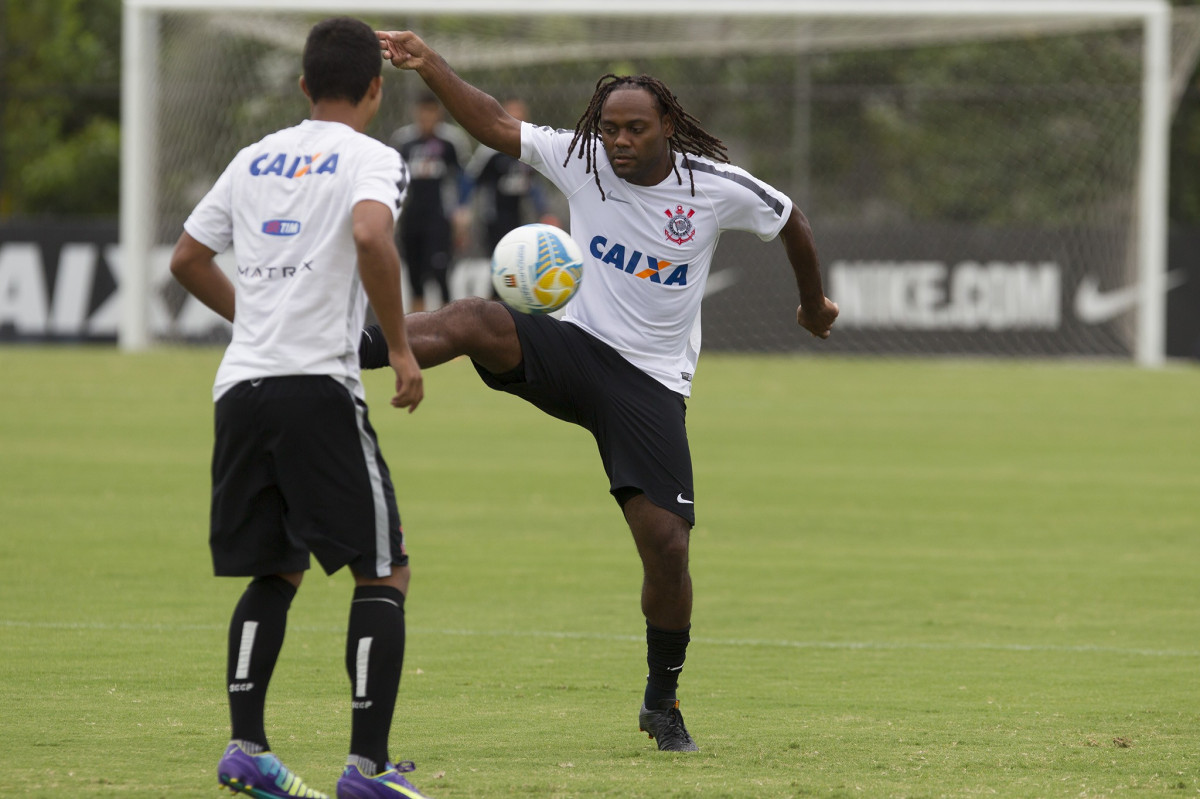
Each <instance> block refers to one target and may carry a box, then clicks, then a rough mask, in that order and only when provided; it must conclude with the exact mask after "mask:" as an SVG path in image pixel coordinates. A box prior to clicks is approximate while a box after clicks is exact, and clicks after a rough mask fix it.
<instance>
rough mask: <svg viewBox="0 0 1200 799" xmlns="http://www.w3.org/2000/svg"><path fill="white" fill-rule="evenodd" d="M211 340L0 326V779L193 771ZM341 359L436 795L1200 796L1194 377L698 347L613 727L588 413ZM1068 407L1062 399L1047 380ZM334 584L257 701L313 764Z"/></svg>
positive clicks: (204, 600) (333, 661)
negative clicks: (21, 341) (667, 718)
mask: <svg viewBox="0 0 1200 799" xmlns="http://www.w3.org/2000/svg"><path fill="white" fill-rule="evenodd" d="M219 358H220V353H219V352H218V351H216V350H211V349H188V350H161V351H157V352H152V353H148V354H142V355H137V356H129V355H121V354H119V353H117V352H115V351H113V350H108V349H103V350H86V349H77V350H72V349H65V348H57V349H52V348H7V349H0V374H3V375H4V376H5V379H4V380H3V381H0V406H2V407H4V409H5V413H4V414H3V415H0V452H3V453H4V457H3V458H0V485H2V486H4V490H3V491H0V519H3V531H4V532H3V534H2V535H0V563H3V564H4V565H5V573H4V578H3V579H0V651H2V652H3V653H4V657H2V658H0V708H4V709H5V710H6V711H7V712H5V714H4V719H5V730H6V741H7V743H6V751H5V755H6V769H5V772H4V776H3V778H2V779H0V785H2V788H0V792H2V793H3V794H4V796H6V797H39V798H40V797H51V796H61V795H69V796H73V797H84V798H87V799H90V798H91V797H117V796H138V797H151V798H153V797H162V798H163V799H167V797H170V798H171V799H177V798H178V799H190V798H191V797H197V799H202V798H203V797H210V796H214V795H216V793H217V790H216V782H215V772H214V767H215V764H216V760H217V758H218V757H219V754H220V751H221V749H222V748H223V745H224V742H225V738H226V736H227V735H228V727H227V720H226V707H225V697H224V693H223V690H222V675H223V674H224V658H225V638H226V624H227V622H228V618H229V614H230V612H231V611H232V608H233V605H234V603H235V601H236V598H237V596H238V594H239V593H240V592H241V590H242V587H243V582H242V581H240V580H218V579H215V578H213V577H212V576H211V575H210V570H209V560H208V552H207V547H206V532H207V527H206V525H207V512H208V497H209V474H208V458H209V454H210V447H211V436H212V405H211V400H210V394H209V387H210V385H211V381H212V377H213V372H214V370H215V369H216V366H217V362H218V361H219ZM425 379H426V389H427V396H426V400H425V402H424V403H423V404H422V406H421V408H420V410H418V411H417V413H415V414H413V415H411V416H410V415H408V414H404V413H399V412H396V411H393V410H392V409H390V408H388V407H387V406H386V403H385V402H384V401H383V400H384V399H385V398H386V397H388V396H390V394H391V390H392V388H391V378H389V376H388V374H387V370H380V371H378V372H373V373H370V374H368V375H367V376H366V384H367V392H368V398H369V400H371V401H372V417H373V418H372V423H373V425H374V427H375V428H376V430H377V431H378V433H379V435H380V440H381V442H382V445H383V447H384V451H385V454H387V456H388V460H389V465H390V466H391V470H392V474H393V476H394V478H395V480H396V485H397V489H398V497H399V501H400V506H401V511H402V513H403V515H404V521H405V530H406V533H407V535H408V541H409V547H410V551H411V553H412V556H413V566H414V578H413V583H412V589H413V590H412V593H411V596H410V600H409V602H408V606H407V621H408V629H409V639H408V651H407V654H406V658H405V673H404V678H403V682H402V684H401V698H400V708H399V713H398V714H397V718H396V721H395V724H394V731H393V735H392V742H393V754H394V755H395V756H397V757H402V758H411V759H413V760H415V761H416V762H417V765H418V767H419V771H417V772H416V773H415V774H414V775H413V779H414V782H415V783H416V784H417V785H419V786H421V787H422V788H424V789H426V790H427V791H428V792H429V793H430V794H431V795H433V796H436V797H439V799H456V798H457V797H468V796H469V797H483V798H485V799H486V797H501V796H505V797H507V796H529V797H558V798H565V797H580V796H611V797H648V798H657V797H701V796H703V797H710V796H712V797H753V799H774V798H775V797H780V798H782V797H815V796H820V797H852V796H862V797H884V798H886V797H973V796H981V795H985V796H1003V797H1038V798H1039V799H1042V798H1052V797H1061V798H1062V799H1067V797H1079V796H1090V797H1101V796H1122V795H1126V794H1136V795H1138V796H1143V795H1145V796H1182V795H1185V794H1189V795H1190V794H1194V793H1195V792H1196V791H1197V789H1198V788H1200V766H1198V765H1197V762H1196V759H1195V752H1196V750H1197V747H1200V714H1198V712H1197V708H1198V707H1200V683H1198V682H1197V681H1196V679H1195V672H1196V667H1197V662H1198V661H1200V648H1198V647H1197V644H1196V642H1197V640H1200V609H1198V608H1197V605H1196V602H1195V564H1196V562H1197V559H1198V558H1200V540H1198V539H1197V536H1196V535H1195V525H1196V519H1197V518H1200V475H1198V473H1197V470H1196V468H1195V453H1196V452H1197V451H1200V406H1198V405H1197V403H1196V402H1195V397H1196V396H1197V394H1198V393H1200V371H1197V370H1195V369H1166V370H1158V371H1144V370H1137V369H1133V368H1130V367H1127V366H1124V365H1103V364H1073V365H1063V364H1047V363H1017V362H951V361H934V360H927V361H875V360H870V359H858V360H853V361H850V360H838V359H823V358H807V359H799V358H785V357H759V358H748V357H740V358H734V357H727V356H712V355H710V356H706V358H705V361H704V364H703V366H702V367H701V370H700V373H699V374H698V376H697V385H696V394H695V397H694V399H693V400H692V401H691V402H690V403H689V411H688V422H689V432H690V437H691V445H692V449H693V454H694V457H695V463H696V489H697V490H696V494H697V501H698V504H697V513H698V524H697V526H696V528H695V529H694V531H693V534H692V542H693V544H692V572H693V579H694V582H695V586H696V612H695V624H694V627H693V636H694V638H693V643H692V646H691V648H690V649H689V652H688V663H687V666H686V668H685V671H684V674H683V679H682V684H681V698H682V700H683V710H684V712H685V714H686V718H687V720H688V725H689V728H690V729H691V730H692V732H693V733H694V734H695V735H696V738H697V740H698V742H699V744H700V747H701V752H700V753H699V755H698V756H695V757H677V756H663V755H662V754H661V753H658V752H656V751H655V750H654V749H653V748H652V744H651V743H650V742H649V741H648V740H647V739H646V738H645V736H644V735H641V734H639V733H638V732H637V731H636V720H635V714H636V709H637V703H638V699H639V692H640V686H641V684H642V682H643V680H644V676H645V661H644V654H645V653H644V647H643V643H642V639H641V633H642V629H643V628H642V619H641V616H640V613H639V611H638V589H639V585H640V581H641V569H640V567H639V565H638V563H637V557H636V554H635V552H634V547H633V544H632V542H631V540H630V539H629V534H628V531H627V530H626V529H625V527H624V524H623V523H622V521H621V518H620V514H619V512H618V510H617V507H616V505H615V503H614V502H613V501H612V499H611V498H610V497H609V496H608V495H607V493H606V491H605V488H606V485H605V481H604V477H603V473H602V471H601V468H600V464H599V461H598V458H597V456H596V452H595V447H594V444H593V443H592V441H591V440H590V438H589V436H588V435H587V434H586V433H584V432H583V431H582V430H580V429H579V428H576V427H573V426H571V425H568V424H565V423H562V422H559V421H556V420H553V419H550V418H548V417H546V416H544V415H543V414H541V413H539V412H538V411H536V410H534V409H532V408H531V407H529V406H528V405H526V404H524V403H522V402H521V401H519V400H516V399H514V398H512V397H507V396H502V395H499V394H497V393H495V392H492V391H489V390H487V389H485V388H484V387H483V386H482V385H481V384H480V382H479V380H478V378H477V377H476V376H475V374H474V371H473V370H472V369H471V367H470V364H469V363H468V362H466V361H465V360H460V361H457V362H455V363H452V364H448V365H446V366H442V367H438V368H437V369H434V370H429V371H428V372H427V373H426V378H425ZM1080 398H1085V401H1082V402H1081V401H1080ZM350 591H351V587H350V580H349V579H348V577H347V576H346V575H345V574H338V575H335V576H334V577H332V578H329V577H326V576H324V575H323V574H322V573H320V572H319V571H315V572H310V573H309V574H308V576H307V577H306V579H305V583H304V585H303V587H302V589H301V591H300V593H299V595H298V596H297V599H296V602H295V604H294V605H293V608H292V613H291V617H290V621H289V629H288V636H287V641H286V642H285V644H284V648H283V653H282V656H281V661H280V663H279V667H278V668H277V670H276V674H275V679H274V680H273V682H272V687H271V694H270V697H269V699H268V716H267V724H268V732H269V733H271V735H272V739H271V740H272V744H273V746H274V747H275V749H276V750H277V751H278V752H280V754H281V755H282V756H283V757H284V758H285V760H286V761H287V762H288V763H289V764H290V765H291V766H293V767H294V768H295V769H296V770H297V771H298V772H299V773H300V774H301V775H303V776H304V778H305V779H306V780H307V781H308V782H309V783H310V784H313V785H314V786H315V787H320V788H324V789H326V790H328V789H330V788H331V787H332V785H333V782H334V780H335V779H336V774H337V770H338V766H339V765H340V763H341V762H342V758H343V757H344V753H345V748H346V743H347V739H348V729H349V720H348V713H349V711H348V709H347V704H348V699H349V693H348V690H347V689H348V685H347V678H346V675H345V671H344V665H343V662H342V661H343V647H344V635H345V632H344V629H345V618H346V616H345V614H346V607H347V603H348V601H349V596H350Z"/></svg>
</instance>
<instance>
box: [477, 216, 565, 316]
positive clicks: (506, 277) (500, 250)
mask: <svg viewBox="0 0 1200 799" xmlns="http://www.w3.org/2000/svg"><path fill="white" fill-rule="evenodd" d="M582 283H583V253H582V252H581V251H580V249H579V245H578V244H576V243H575V240H574V239H572V238H571V236H570V235H569V234H568V233H567V232H566V231H565V230H562V229H561V228H557V227H555V226H554V225H543V224H532V225H522V226H520V227H518V228H514V229H512V230H510V231H509V232H508V233H507V234H505V236H504V238H502V239H500V242H499V243H498V244H497V245H496V249H495V251H494V252H493V253H492V285H493V286H495V288H496V294H497V295H498V296H499V297H500V299H501V300H503V301H504V302H506V303H508V304H509V305H510V306H512V307H513V308H516V309H517V310H518V311H521V312H522V313H528V314H538V313H552V312H553V311H557V310H558V309H559V308H561V307H563V306H564V305H566V304H567V302H568V301H569V300H570V299H571V298H572V297H574V296H575V292H577V291H579V286H580V284H582Z"/></svg>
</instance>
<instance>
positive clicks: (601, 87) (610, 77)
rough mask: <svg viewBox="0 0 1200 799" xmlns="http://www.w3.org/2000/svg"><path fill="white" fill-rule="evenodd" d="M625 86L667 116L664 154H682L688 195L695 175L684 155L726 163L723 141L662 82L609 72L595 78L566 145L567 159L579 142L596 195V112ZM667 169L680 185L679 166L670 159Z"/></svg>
mask: <svg viewBox="0 0 1200 799" xmlns="http://www.w3.org/2000/svg"><path fill="white" fill-rule="evenodd" d="M625 88H636V89H642V90H643V91H646V92H649V93H650V96H651V97H653V98H654V100H655V102H656V103H658V108H659V111H660V112H661V113H662V115H663V116H670V117H671V120H672V121H673V122H674V123H675V132H674V133H672V134H671V135H670V137H668V138H667V147H668V154H669V155H673V154H674V153H676V152H679V153H682V154H683V165H684V166H685V167H687V171H688V180H689V181H690V182H691V186H692V196H695V194H696V178H695V176H694V175H693V174H692V165H691V163H689V161H688V154H689V153H690V154H692V155H700V156H704V157H705V158H711V159H712V160H714V161H720V162H722V163H726V164H727V163H729V156H728V155H727V154H726V151H725V144H724V143H723V142H722V141H721V140H720V139H718V138H717V137H716V136H713V135H712V134H711V133H709V132H708V131H706V130H705V129H704V128H702V127H700V120H698V119H696V118H695V117H694V116H692V115H691V114H689V113H688V112H687V111H684V110H683V106H681V105H680V104H679V100H678V98H676V97H675V93H674V92H672V91H671V90H670V89H669V88H667V85H666V84H665V83H663V82H662V81H661V80H659V79H658V78H654V77H651V76H649V75H637V76H633V75H614V74H612V73H611V72H610V73H609V74H607V75H605V76H603V77H602V78H600V80H598V81H596V91H595V93H594V94H592V99H591V102H589V103H588V107H587V109H586V110H585V111H584V112H583V116H581V117H579V121H578V122H576V123H575V138H573V139H571V146H570V147H568V148H567V161H570V160H571V153H572V152H574V150H575V145H576V144H579V145H580V147H579V153H578V155H577V156H576V157H577V158H586V159H587V171H589V172H591V173H592V174H593V175H595V177H596V188H598V189H600V197H601V199H603V198H604V187H603V186H601V185H600V172H599V170H597V169H596V143H597V142H598V141H599V140H600V112H601V111H602V110H603V109H604V102H605V100H607V99H608V96H609V95H610V94H612V93H613V92H614V91H616V90H617V89H625ZM567 161H563V166H566V165H567ZM671 169H672V170H673V171H674V172H675V177H676V179H677V180H678V181H679V183H680V185H682V184H683V176H682V175H680V174H679V167H678V166H676V165H675V159H674V158H672V159H671Z"/></svg>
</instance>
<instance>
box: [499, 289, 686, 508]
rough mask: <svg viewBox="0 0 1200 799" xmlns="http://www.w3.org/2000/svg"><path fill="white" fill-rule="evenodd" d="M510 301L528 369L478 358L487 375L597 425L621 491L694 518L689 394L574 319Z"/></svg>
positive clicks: (541, 404) (614, 489)
mask: <svg viewBox="0 0 1200 799" xmlns="http://www.w3.org/2000/svg"><path fill="white" fill-rule="evenodd" d="M505 308H507V309H508V312H509V313H510V314H512V317H513V321H514V322H515V323H516V325H517V336H518V337H519V338H520V341H521V352H522V355H523V361H522V366H523V369H522V370H519V371H523V374H518V375H515V376H514V375H493V374H492V373H491V372H488V371H487V370H486V369H484V368H483V367H481V366H480V365H479V364H475V370H476V371H477V372H479V376H480V377H481V378H483V382H484V383H486V384H487V385H488V386H490V387H491V388H494V389H496V390H497V391H504V392H507V393H509V394H512V395H514V396H517V397H521V398H522V399H524V400H526V401H528V402H530V403H532V404H533V405H535V406H537V407H538V408H540V409H542V410H543V411H545V412H546V413H548V414H550V415H551V416H554V417H557V418H559V419H562V420H564V421H567V422H572V423H573V424H577V425H580V426H581V427H585V428H587V429H588V430H590V431H591V433H592V435H593V436H594V437H595V439H596V446H597V448H598V449H599V450H600V460H601V461H603V463H604V471H605V473H606V474H607V475H608V480H609V491H610V492H611V493H612V494H613V496H614V497H621V496H622V495H624V494H625V493H626V492H627V491H628V490H629V489H636V490H638V491H641V492H643V493H644V494H645V495H646V497H647V498H648V499H649V500H650V501H651V502H653V503H654V504H655V505H657V506H659V507H660V508H665V509H666V510H669V511H671V512H672V513H675V514H678V515H679V516H682V517H683V518H684V519H686V520H687V522H688V524H691V525H695V523H696V514H695V504H694V503H695V496H694V495H693V492H692V455H691V450H690V449H689V447H688V440H687V428H686V426H685V416H686V413H687V403H686V400H685V398H684V396H683V395H682V394H679V393H677V392H674V391H672V390H671V389H669V388H667V387H666V386H664V385H663V384H662V383H659V382H658V381H657V380H655V379H654V378H652V377H650V376H649V375H647V374H646V373H645V372H643V371H642V370H640V369H638V368H637V367H636V366H634V365H633V364H631V363H630V362H629V361H627V360H625V359H624V358H622V357H621V355H620V353H618V352H617V351H616V350H614V349H613V348H612V347H610V346H609V345H607V344H605V343H604V342H603V341H600V340H599V339H597V338H596V337H595V336H593V335H591V334H590V333H587V332H586V331H584V330H581V329H580V328H578V327H576V326H575V325H573V324H570V323H569V322H562V321H560V320H558V319H555V318H554V317H552V316H544V315H540V314H523V313H520V312H519V311H516V310H513V309H512V308H509V307H508V306H507V305H506V306H505Z"/></svg>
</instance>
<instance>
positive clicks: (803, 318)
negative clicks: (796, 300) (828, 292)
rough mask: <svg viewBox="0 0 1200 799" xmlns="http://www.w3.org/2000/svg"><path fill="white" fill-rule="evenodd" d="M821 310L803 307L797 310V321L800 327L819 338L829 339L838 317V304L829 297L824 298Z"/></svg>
mask: <svg viewBox="0 0 1200 799" xmlns="http://www.w3.org/2000/svg"><path fill="white" fill-rule="evenodd" d="M822 300H823V304H822V305H821V307H820V308H805V307H804V306H803V305H801V306H800V307H799V308H797V309H796V321H797V322H798V323H799V324H800V327H802V328H804V329H805V330H807V331H808V332H809V333H812V334H813V335H814V336H816V337H817V338H829V332H830V330H831V329H832V328H833V321H834V320H835V319H837V316H838V306H837V303H836V302H834V301H833V300H831V299H829V298H828V297H823V298H822Z"/></svg>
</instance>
